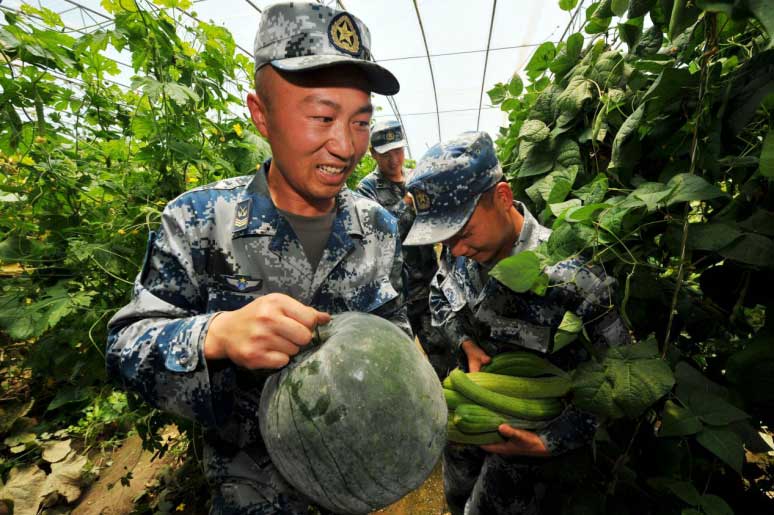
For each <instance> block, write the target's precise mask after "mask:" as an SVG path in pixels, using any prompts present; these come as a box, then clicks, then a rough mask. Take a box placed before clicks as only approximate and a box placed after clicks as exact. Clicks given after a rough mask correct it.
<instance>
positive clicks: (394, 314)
mask: <svg viewBox="0 0 774 515" xmlns="http://www.w3.org/2000/svg"><path fill="white" fill-rule="evenodd" d="M394 239H395V247H394V250H393V252H394V254H393V260H392V268H391V269H390V283H391V284H392V287H393V288H394V289H395V291H396V292H398V296H397V297H395V298H394V299H392V300H391V301H389V302H386V303H385V304H383V305H381V306H379V307H378V308H377V309H376V310H374V314H375V315H379V316H380V317H382V318H386V319H387V320H389V321H391V322H392V323H394V324H395V325H397V326H398V327H400V328H401V329H403V330H404V331H405V332H406V334H408V335H409V336H411V337H412V338H413V337H414V333H413V332H412V331H411V325H410V324H409V319H408V308H407V307H406V295H405V292H406V290H405V288H404V286H403V279H404V276H403V252H402V251H401V244H400V238H398V235H397V234H396V235H395V238H394Z"/></svg>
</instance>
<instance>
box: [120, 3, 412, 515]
mask: <svg viewBox="0 0 774 515" xmlns="http://www.w3.org/2000/svg"><path fill="white" fill-rule="evenodd" d="M370 45H371V41H370V34H369V31H368V29H367V27H366V26H365V25H363V23H362V22H361V21H360V20H359V19H358V18H356V17H355V16H353V15H351V14H349V13H347V12H344V11H340V10H336V9H333V8H329V7H326V6H324V5H319V4H304V3H298V2H294V3H287V4H277V5H273V6H271V7H268V8H267V9H265V10H264V11H263V15H262V18H261V23H260V26H259V28H258V33H257V35H256V39H255V69H256V76H255V82H256V91H255V93H250V94H249V95H248V98H247V105H248V108H249V111H250V114H251V117H252V120H253V122H254V123H255V125H256V127H257V128H258V130H259V131H260V132H261V134H262V135H263V136H265V137H266V139H267V140H268V141H269V143H270V145H271V148H272V153H273V158H272V159H270V160H267V161H266V162H265V163H264V164H263V166H262V167H261V168H260V170H258V172H257V173H256V174H255V175H254V176H247V177H238V178H234V179H228V180H224V181H220V182H217V183H214V184H210V185H207V186H204V187H201V188H197V189H194V190H191V191H188V192H186V193H184V194H182V195H180V196H179V197H178V198H176V199H174V200H173V201H171V202H170V203H169V204H168V205H167V207H166V208H165V210H164V212H163V215H162V220H161V227H160V228H159V229H158V231H157V232H155V233H151V237H150V241H149V244H148V251H147V255H146V258H145V263H144V265H143V268H142V271H141V272H140V274H139V276H138V277H137V280H136V282H135V287H134V295H133V298H132V300H131V302H130V303H129V305H127V306H125V307H124V308H123V309H121V310H120V311H119V312H118V313H117V314H116V315H115V316H114V317H113V318H112V320H111V321H110V323H109V334H108V345H107V367H108V372H109V374H110V375H111V376H114V377H118V378H120V380H121V381H122V383H123V385H124V387H125V388H127V389H130V390H133V391H135V392H138V393H139V394H141V395H142V396H143V398H144V399H145V400H147V401H148V402H150V403H151V404H152V405H154V406H155V407H157V408H159V409H162V410H165V411H167V412H170V413H173V414H175V415H180V416H183V417H186V418H190V419H193V420H195V421H197V422H199V423H201V424H203V425H204V427H205V456H204V462H205V472H206V475H207V478H208V480H209V482H210V484H211V485H212V486H213V490H214V492H213V504H212V513H218V514H220V513H263V514H269V513H292V514H296V513H299V514H300V513H304V514H305V513H308V511H309V510H310V509H311V508H310V502H309V501H308V499H306V498H305V497H304V496H303V495H302V494H301V493H300V492H297V491H295V490H294V489H293V488H292V487H290V486H289V485H288V484H287V483H286V482H285V480H284V479H283V478H282V477H281V476H280V475H279V473H278V471H277V469H276V468H275V467H274V465H273V464H272V463H271V460H270V459H269V456H268V454H267V452H266V449H265V447H264V445H263V441H262V438H261V435H260V434H259V429H258V420H257V419H256V415H255V414H256V413H257V412H258V403H259V399H260V394H261V390H262V386H263V381H264V380H265V377H267V376H268V375H269V374H270V373H271V372H273V371H274V369H277V368H280V367H282V366H284V365H285V364H287V363H288V361H289V359H290V358H291V357H292V356H293V355H295V354H297V353H298V352H299V349H301V348H302V347H303V346H305V345H306V344H308V343H309V341H310V340H311V338H312V334H313V331H314V329H315V326H316V325H317V324H324V323H326V322H327V321H328V320H329V319H330V314H333V313H338V312H342V311H345V310H354V311H363V312H371V313H374V314H377V315H380V316H382V317H384V318H387V319H389V320H391V321H393V322H394V323H396V324H398V325H399V326H401V327H402V328H403V329H404V330H406V332H407V333H409V334H411V330H410V328H409V325H408V319H407V315H406V308H405V303H404V299H403V295H402V291H403V281H402V257H401V245H400V238H399V235H398V228H397V223H396V221H395V218H394V217H393V216H392V215H390V214H389V213H388V212H387V211H386V210H385V209H384V208H382V207H381V206H379V205H378V204H377V203H376V202H373V201H371V200H368V199H365V198H362V197H360V196H357V195H353V194H352V192H350V191H349V190H348V189H347V188H345V187H343V186H344V184H345V182H346V179H347V177H348V176H349V175H350V173H351V172H352V171H353V170H354V168H355V165H356V164H357V163H358V161H359V160H360V158H361V157H362V156H363V154H364V153H365V151H366V149H367V146H368V135H369V125H370V119H371V114H372V111H373V107H372V105H371V100H370V94H371V92H376V93H381V94H395V93H396V92H397V91H398V89H399V85H398V81H397V80H396V79H395V77H394V76H393V75H392V74H391V73H390V72H389V71H387V70H386V69H384V68H382V67H380V66H378V65H377V64H375V63H373V62H372V61H370V59H371V57H370V55H371V54H370Z"/></svg>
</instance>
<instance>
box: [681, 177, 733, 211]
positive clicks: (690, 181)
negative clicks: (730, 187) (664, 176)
mask: <svg viewBox="0 0 774 515" xmlns="http://www.w3.org/2000/svg"><path fill="white" fill-rule="evenodd" d="M667 189H669V190H670V191H671V192H672V194H671V195H670V196H669V199H668V200H667V205H668V206H671V205H672V204H676V203H678V202H688V201H691V200H709V199H713V198H717V197H725V196H727V195H726V194H725V193H723V192H722V191H721V190H720V188H718V187H717V186H715V185H714V184H710V183H709V182H707V181H706V180H704V179H703V178H702V177H699V176H698V175H691V174H689V173H680V174H677V175H675V176H674V177H672V178H671V179H669V182H668V183H667Z"/></svg>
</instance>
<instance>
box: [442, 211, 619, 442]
mask: <svg viewBox="0 0 774 515" xmlns="http://www.w3.org/2000/svg"><path fill="white" fill-rule="evenodd" d="M514 205H515V206H516V207H517V209H519V211H521V212H522V213H523V215H524V225H523V227H522V231H521V234H520V235H519V238H518V239H517V241H516V243H515V244H514V247H513V251H512V253H511V255H516V254H518V253H519V252H523V251H525V250H532V249H535V248H536V247H537V246H538V245H540V244H541V243H543V242H544V241H546V240H548V237H549V236H550V235H551V230H550V229H548V228H546V227H543V226H541V225H540V224H539V223H538V222H537V220H536V219H535V218H534V217H533V216H532V214H531V213H530V212H529V211H528V210H527V209H526V208H525V207H524V206H523V205H522V204H521V203H518V202H516V203H514ZM545 273H546V274H547V275H548V278H549V287H548V289H547V291H546V293H545V295H537V294H535V293H533V292H531V291H530V292H525V293H516V292H514V291H512V290H510V289H508V288H507V287H506V286H504V285H503V284H502V283H500V282H499V281H497V280H496V279H494V278H491V277H489V276H488V274H487V273H486V270H485V269H484V267H483V266H482V265H480V264H479V263H477V262H475V261H473V260H471V259H467V258H465V257H464V256H460V257H458V258H455V257H454V256H452V255H451V253H450V252H449V250H448V248H444V250H443V253H442V255H441V265H440V268H439V270H438V273H437V274H436V275H435V277H434V278H433V282H432V284H431V292H430V310H431V313H432V316H433V325H434V326H437V327H439V328H440V329H441V330H442V331H443V332H444V335H445V336H446V338H447V339H448V341H450V342H451V344H452V345H453V346H454V349H453V350H454V351H456V352H458V353H459V354H458V356H459V358H460V360H461V361H462V363H463V364H466V360H463V359H462V358H463V357H464V353H463V352H462V351H461V349H460V345H461V344H462V342H463V341H465V340H466V339H470V340H473V341H474V342H475V343H477V344H478V345H479V346H480V347H481V348H482V349H483V350H484V351H485V352H486V353H487V354H488V355H489V356H494V355H496V354H499V353H502V352H508V351H512V350H531V351H534V352H536V353H538V354H540V355H543V356H544V357H546V358H547V359H548V360H549V361H551V362H553V363H554V364H556V365H558V366H560V367H561V368H563V369H565V370H571V369H573V368H575V367H576V366H577V365H578V364H579V363H580V362H582V361H585V360H587V359H589V357H590V356H589V355H588V352H587V351H586V349H585V348H584V347H583V346H582V345H581V344H580V343H578V342H575V343H573V344H570V345H567V346H566V347H564V348H562V349H560V350H558V351H557V352H555V353H554V352H552V350H553V349H552V345H553V341H554V335H555V334H556V332H557V329H558V327H559V324H560V323H561V321H562V318H563V317H564V314H565V312H567V311H571V312H572V313H574V314H576V315H578V316H579V317H580V318H581V319H582V320H583V321H584V329H585V330H586V332H587V333H588V335H589V337H590V338H591V340H592V344H593V345H594V346H595V347H599V348H607V347H608V346H612V345H619V344H621V343H628V342H629V341H630V339H629V333H628V331H627V330H626V327H625V326H624V324H623V322H622V320H621V318H620V317H619V315H618V313H617V311H616V309H615V307H614V306H613V305H612V301H611V298H612V289H613V288H614V284H615V282H614V280H613V279H611V278H609V277H607V276H606V275H605V274H604V272H603V271H602V270H600V269H597V268H594V267H591V266H589V265H587V264H586V263H585V262H584V261H583V260H582V259H580V258H576V259H570V260H566V261H562V262H559V263H557V264H556V265H553V266H549V267H547V268H546V269H545ZM596 425H597V424H596V420H595V419H594V417H593V416H591V415H588V414H585V413H582V412H580V411H578V410H576V409H574V408H572V407H570V408H568V409H567V410H565V412H564V413H563V414H562V415H561V416H560V417H558V418H557V419H556V420H555V421H553V422H552V423H551V424H550V425H549V426H548V427H547V428H545V429H543V430H540V431H538V434H539V435H540V436H541V437H542V438H543V440H544V442H545V443H546V445H547V446H548V448H549V450H550V451H551V452H552V454H559V453H561V452H564V451H566V450H570V449H573V448H576V447H578V446H580V445H582V444H583V443H585V442H587V441H588V440H589V439H590V438H591V437H592V436H593V434H594V431H595V429H596Z"/></svg>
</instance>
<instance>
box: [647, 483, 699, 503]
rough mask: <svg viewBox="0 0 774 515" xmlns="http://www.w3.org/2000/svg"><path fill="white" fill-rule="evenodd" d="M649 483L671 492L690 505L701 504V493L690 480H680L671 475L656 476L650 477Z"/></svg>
mask: <svg viewBox="0 0 774 515" xmlns="http://www.w3.org/2000/svg"><path fill="white" fill-rule="evenodd" d="M648 484H649V485H650V486H651V487H653V488H654V489H656V490H659V491H662V492H669V493H671V494H672V495H674V496H675V497H677V498H678V499H680V500H681V501H683V502H684V503H686V504H688V505H689V506H699V504H700V503H701V494H700V493H699V491H698V490H697V489H696V487H695V486H693V483H690V482H688V481H678V480H677V479H672V478H670V477H654V478H650V479H648Z"/></svg>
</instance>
